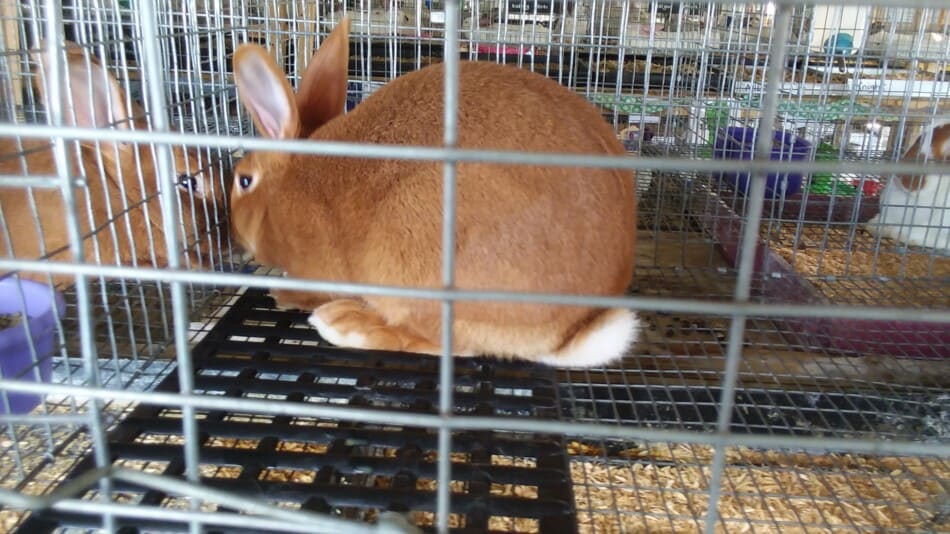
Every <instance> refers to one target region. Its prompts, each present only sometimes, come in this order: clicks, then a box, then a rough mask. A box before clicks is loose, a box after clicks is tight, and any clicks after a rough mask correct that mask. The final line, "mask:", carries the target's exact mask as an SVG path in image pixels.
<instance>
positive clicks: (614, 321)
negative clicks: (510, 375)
mask: <svg viewBox="0 0 950 534" xmlns="http://www.w3.org/2000/svg"><path fill="white" fill-rule="evenodd" d="M639 331H640V319H639V318H638V317H637V315H636V314H635V313H634V312H632V311H630V310H623V312H622V313H621V312H619V311H618V313H616V316H615V317H613V318H611V320H610V321H608V322H607V323H606V324H604V325H602V326H601V327H600V328H598V329H597V330H595V331H594V332H590V333H589V334H588V335H587V336H584V338H583V341H581V342H580V343H577V344H576V345H574V346H571V347H567V348H566V349H564V350H561V351H560V352H558V353H557V354H548V355H543V356H540V357H538V361H539V362H541V363H546V364H548V365H551V366H554V367H600V366H602V365H606V364H609V363H611V362H613V361H616V360H619V359H620V358H622V357H623V356H624V355H625V354H626V353H627V351H629V350H630V347H632V346H633V345H634V344H635V343H636V342H637V337H638V336H637V333H638V332H639Z"/></svg>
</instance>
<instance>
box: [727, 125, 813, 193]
mask: <svg viewBox="0 0 950 534" xmlns="http://www.w3.org/2000/svg"><path fill="white" fill-rule="evenodd" d="M755 134H756V130H755V128H744V127H742V126H730V127H728V128H720V129H719V131H718V132H717V133H716V142H715V144H714V145H713V157H715V158H718V159H740V160H751V159H752V153H753V152H754V151H755ZM810 155H811V143H810V142H808V141H807V140H806V139H803V138H802V137H800V136H798V135H795V134H793V133H791V132H786V131H784V130H779V131H776V132H775V133H774V138H773V143H772V155H771V159H772V160H773V161H804V160H806V159H808V158H809V156H810ZM721 176H722V178H725V179H726V180H727V181H728V182H729V183H731V184H732V186H733V187H734V188H735V189H736V190H737V191H739V192H740V193H742V194H746V192H747V191H748V189H749V173H747V172H724V173H722V175H721ZM803 178H804V177H803V176H802V174H801V173H788V174H779V173H770V174H769V175H768V178H767V180H766V185H765V189H766V197H772V198H774V197H779V196H782V194H783V191H782V184H783V183H784V184H785V186H784V187H785V191H784V196H786V197H788V196H791V195H794V194H796V193H798V192H799V191H800V190H801V188H802V180H803Z"/></svg>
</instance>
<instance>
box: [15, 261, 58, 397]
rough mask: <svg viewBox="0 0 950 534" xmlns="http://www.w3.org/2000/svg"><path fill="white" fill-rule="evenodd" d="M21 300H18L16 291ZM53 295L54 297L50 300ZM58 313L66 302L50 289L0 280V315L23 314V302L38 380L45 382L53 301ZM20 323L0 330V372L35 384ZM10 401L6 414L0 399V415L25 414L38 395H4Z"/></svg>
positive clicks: (51, 340)
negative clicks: (38, 374)
mask: <svg viewBox="0 0 950 534" xmlns="http://www.w3.org/2000/svg"><path fill="white" fill-rule="evenodd" d="M21 289H22V291H23V300H21V299H20V290H21ZM54 294H55V297H54ZM54 300H55V302H56V308H57V310H58V311H59V317H62V316H63V313H64V312H65V310H66V302H65V300H63V295H62V294H60V293H59V292H55V293H53V292H52V291H51V290H50V287H49V286H47V285H43V284H40V283H37V282H32V281H29V280H16V279H13V278H5V279H3V280H0V315H12V314H20V317H22V316H23V315H24V314H23V302H24V301H25V302H26V313H25V315H26V317H27V318H28V320H29V324H30V328H29V330H30V336H31V337H32V338H33V346H34V348H35V349H36V357H37V359H38V360H39V370H40V379H41V380H42V381H43V382H48V381H49V379H50V374H51V371H52V361H51V357H52V354H53V348H54V343H55V336H54V334H55V332H56V315H54V313H53V306H52V304H53V301H54ZM26 330H27V329H26V328H25V327H24V325H23V321H22V319H21V320H18V321H16V324H13V325H11V326H8V327H6V328H3V329H0V369H2V371H3V378H5V379H16V380H28V381H35V380H36V374H35V371H34V370H33V368H32V366H33V363H34V360H33V354H32V353H31V352H30V344H29V340H28V339H27V337H26ZM6 396H7V399H8V400H9V401H10V405H9V411H8V410H7V406H6V404H5V403H3V401H2V399H0V413H27V412H29V411H30V410H32V409H33V408H34V407H35V406H36V405H37V404H39V402H40V396H39V395H34V394H29V393H7V395H6Z"/></svg>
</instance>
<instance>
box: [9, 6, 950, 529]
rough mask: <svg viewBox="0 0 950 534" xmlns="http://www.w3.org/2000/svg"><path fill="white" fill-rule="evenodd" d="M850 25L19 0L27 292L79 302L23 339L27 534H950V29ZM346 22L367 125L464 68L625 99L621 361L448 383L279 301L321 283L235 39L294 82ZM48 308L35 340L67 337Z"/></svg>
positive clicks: (19, 477)
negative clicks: (289, 290)
mask: <svg viewBox="0 0 950 534" xmlns="http://www.w3.org/2000/svg"><path fill="white" fill-rule="evenodd" d="M843 4H848V5H843ZM851 4H852V3H840V2H839V3H831V4H827V5H813V4H810V3H809V4H805V3H799V2H788V3H778V4H775V3H762V4H729V3H704V2H672V3H671V2H657V1H644V2H634V1H627V0H623V1H599V0H532V1H527V0H508V1H501V2H499V1H478V0H473V1H464V2H444V1H437V0H426V1H424V2H423V1H412V0H405V1H396V0H392V1H374V2H368V1H363V0H355V1H354V0H348V1H346V2H325V1H310V0H296V1H286V2H284V1H267V0H262V1H245V2H234V1H200V2H179V1H169V0H160V1H156V2H128V1H122V0H92V1H87V2H80V1H67V2H62V3H60V2H39V1H33V0H30V1H19V2H4V3H3V4H2V6H0V35H2V38H3V41H4V49H3V50H4V51H3V55H2V59H3V60H2V61H0V94H2V95H3V99H2V105H0V114H2V123H0V136H2V142H0V143H2V145H0V146H2V149H3V150H2V152H3V153H2V154H0V158H2V159H0V170H2V171H3V175H2V176H0V186H2V189H0V209H2V212H0V218H2V220H3V237H2V238H0V244H2V245H3V246H4V250H3V256H2V258H0V269H2V270H3V271H4V272H6V273H8V274H7V275H6V277H5V278H4V280H3V282H2V283H3V284H10V283H12V282H14V281H15V280H17V279H18V278H17V277H16V276H14V275H13V274H9V273H11V272H12V271H16V270H19V269H23V271H22V272H20V278H19V279H23V278H25V277H26V272H27V271H32V272H34V273H36V272H39V273H41V276H39V277H38V278H40V281H41V282H46V283H47V284H50V283H53V284H56V287H57V289H58V291H59V292H60V294H61V295H63V296H64V300H63V304H64V305H63V306H62V307H61V308H58V307H57V306H55V305H50V304H49V302H50V301H51V300H53V294H52V293H51V292H50V291H49V289H48V286H40V288H41V289H40V290H38V292H37V294H38V295H39V296H38V297H37V298H38V299H39V300H40V301H42V302H41V304H38V305H37V306H40V305H42V306H46V307H48V308H49V315H51V316H52V324H53V325H54V326H55V328H51V329H48V333H49V335H50V336H51V343H48V342H47V343H46V344H48V345H50V348H49V350H46V349H45V348H44V347H45V346H46V345H44V344H43V343H41V342H40V341H32V340H31V341H30V342H28V343H27V347H26V349H24V350H21V352H23V354H19V353H17V354H18V355H16V356H15V355H14V352H13V350H12V349H10V350H9V351H8V353H4V354H2V355H0V356H2V357H3V358H4V359H5V360H6V359H11V360H12V359H17V358H19V359H20V360H22V362H21V365H20V366H19V367H8V365H7V362H6V361H5V362H4V366H3V375H2V378H0V392H2V393H3V407H4V410H3V415H2V424H3V437H2V438H0V447H2V455H3V461H2V462H0V486H2V489H3V491H2V492H0V502H2V503H3V504H4V508H3V509H2V510H0V525H2V528H3V530H4V531H15V532H54V531H55V532H87V531H100V530H105V531H110V532H111V531H116V530H121V531H122V532H157V531H162V532H167V531H183V530H189V531H192V532H197V531H200V530H201V529H202V528H204V529H206V530H207V531H213V532H238V531H245V532H246V531H261V530H264V529H269V530H273V531H275V532H288V531H290V532H314V531H333V532H343V531H349V530H353V531H362V530H361V529H363V528H367V524H368V523H376V524H379V525H385V526H388V527H390V528H393V529H400V530H406V531H409V530H410V525H414V526H416V527H418V528H421V529H423V530H425V531H435V530H446V529H450V530H453V531H458V532H481V531H509V532H571V531H577V532H691V531H702V530H705V531H707V532H733V531H742V532H908V531H918V532H950V495H948V492H950V461H948V460H947V458H948V457H950V445H948V436H950V394H948V393H947V389H946V387H947V382H948V377H950V372H948V371H950V360H948V356H950V310H948V303H950V256H948V249H950V242H948V237H947V232H948V228H950V211H948V212H945V213H942V212H941V208H946V207H947V206H950V197H948V196H947V195H948V188H947V187H946V186H943V187H941V186H939V185H932V186H931V187H933V189H931V190H928V191H927V192H926V194H927V195H932V198H931V199H929V200H932V202H931V203H929V204H928V203H927V200H915V201H913V202H914V203H913V205H912V206H909V207H908V210H907V211H908V212H909V213H910V214H909V215H908V216H907V217H905V218H904V219H902V220H901V221H899V222H898V223H895V222H894V220H893V218H892V219H886V218H885V217H883V216H881V215H879V214H882V213H883V210H884V209H885V207H886V208H887V209H890V210H895V209H897V208H901V209H903V208H902V207H901V206H899V205H897V204H895V203H894V202H893V201H892V200H889V198H890V197H889V196H888V195H889V193H888V185H889V184H890V183H891V182H892V181H895V180H897V179H898V178H895V177H894V176H895V173H898V174H900V175H915V174H920V173H922V172H928V173H937V174H939V173H940V172H944V173H946V171H947V166H946V163H943V164H942V165H943V166H942V167H940V166H930V167H926V169H925V168H924V167H923V165H924V164H922V163H920V162H917V161H915V160H913V158H902V155H903V154H905V153H906V152H907V151H908V150H909V149H910V148H911V146H912V144H913V143H914V141H915V140H916V139H917V138H918V137H921V136H923V138H924V140H925V141H924V142H925V143H929V142H931V141H933V142H934V143H936V142H937V141H934V140H936V139H937V137H936V136H934V137H933V138H932V139H931V136H930V133H929V132H930V131H931V129H932V127H933V124H934V122H935V121H939V120H941V119H942V118H943V117H945V116H946V115H947V114H948V113H950V105H948V97H950V74H948V72H950V10H948V9H946V8H945V7H943V3H942V2H939V1H937V0H933V1H929V2H928V1H922V2H916V3H914V5H915V6H917V7H914V8H905V7H901V6H900V3H898V2H881V3H880V5H872V4H866V5H865V4H862V5H851ZM60 8H61V9H60ZM344 14H349V15H350V16H351V20H352V26H351V42H350V58H349V75H350V76H349V80H350V81H349V87H348V91H349V92H348V101H347V108H348V109H352V107H353V106H355V105H357V104H359V102H361V101H362V100H363V99H364V98H366V97H367V96H369V95H370V94H371V93H372V92H373V91H375V90H376V89H377V88H379V87H380V86H382V85H383V84H385V83H386V82H387V81H389V80H392V79H393V78H395V77H397V76H400V75H402V74H405V73H408V72H411V71H414V70H417V69H420V68H423V67H425V66H427V65H430V64H434V63H440V62H449V63H452V62H455V61H457V60H458V59H463V60H475V59H477V60H482V61H495V62H503V63H510V64H514V65H517V66H519V67H521V68H525V69H531V70H533V71H535V72H538V73H541V74H543V75H545V76H548V77H550V78H552V79H554V80H556V81H558V82H559V83H561V84H562V85H565V86H567V87H569V88H571V89H573V90H576V91H577V92H578V93H580V94H582V95H584V96H585V97H586V98H587V99H588V100H589V101H590V102H592V103H593V104H594V105H596V106H598V107H599V109H600V110H601V111H602V113H603V116H604V118H605V120H607V121H609V122H610V123H611V124H612V125H613V126H614V128H615V130H616V132H617V135H618V136H619V137H620V139H621V140H622V141H623V142H624V144H625V145H626V147H627V149H628V155H629V156H630V157H629V158H628V159H627V160H625V164H626V165H628V167H629V168H630V169H633V170H635V171H636V184H637V191H638V216H639V224H638V240H637V261H636V272H635V276H634V283H633V286H632V287H631V288H630V298H629V299H628V300H625V301H624V303H625V305H627V306H631V307H633V308H635V309H638V310H640V311H639V313H640V314H641V316H642V318H643V321H644V325H645V326H644V329H643V333H642V336H643V339H642V341H641V342H640V343H639V344H638V346H637V347H636V349H635V350H634V351H633V352H632V353H631V354H630V355H629V356H627V357H626V358H624V360H623V361H622V362H620V363H618V364H615V365H611V366H608V367H605V368H596V369H569V370H568V369H555V368H550V367H545V366H540V365H533V364H528V363H521V362H506V361H499V360H492V359H488V358H475V359H472V358H457V359H455V360H454V363H453V365H452V366H451V367H447V366H446V361H444V360H440V359H439V358H433V357H428V356H416V355H407V354H390V353H381V352H366V351H352V350H342V349H338V348H335V347H333V346H331V345H329V344H328V343H326V342H325V341H324V340H322V339H320V338H319V336H318V335H317V334H316V332H315V331H314V330H313V329H312V328H311V327H310V326H309V325H308V324H307V321H306V315H307V314H305V313H302V312H290V311H283V310H278V309H276V308H275V307H274V303H273V301H272V299H270V298H269V297H268V296H267V288H268V287H277V286H278V285H280V284H284V285H281V286H280V287H291V286H296V287H302V288H304V287H308V286H307V285H306V282H301V281H287V280H286V279H283V278H281V274H282V273H279V272H272V271H270V270H268V269H267V268H266V267H262V266H258V265H256V264H254V263H250V264H249V263H247V262H245V261H244V259H243V257H242V256H241V255H240V253H239V252H238V251H237V249H236V248H235V247H233V246H232V243H231V237H230V235H229V232H228V221H227V208H228V198H227V197H228V195H227V191H228V187H229V181H230V176H229V174H230V171H229V168H230V165H231V163H232V162H233V161H234V160H235V159H236V158H239V157H241V156H242V155H243V151H244V150H245V149H247V148H253V147H254V143H253V141H252V140H250V138H251V136H252V135H255V134H256V133H255V132H254V131H253V127H252V125H251V122H250V120H249V119H248V117H247V116H246V114H245V112H244V111H243V109H241V106H240V105H239V104H238V103H237V101H236V92H235V88H234V82H233V78H232V73H231V68H232V66H231V56H232V53H233V51H234V48H235V46H237V45H238V44H240V43H244V42H258V43H261V44H263V45H264V46H265V47H266V48H267V49H268V50H269V51H270V52H271V53H273V54H274V56H275V57H276V58H277V62H278V64H279V65H281V66H282V67H283V68H284V70H285V72H286V74H287V75H288V77H289V78H290V79H291V82H292V83H293V84H296V82H297V81H298V80H299V79H300V76H301V75H302V73H303V72H304V70H305V68H306V66H307V65H308V63H309V60H310V57H311V55H312V53H313V51H314V50H315V49H316V48H318V47H319V45H320V43H321V42H322V41H323V39H325V38H326V36H327V35H328V33H329V32H330V31H331V30H332V28H333V27H335V25H336V24H337V23H338V22H339V21H340V20H342V17H343V15H344ZM455 29H457V33H456V32H454V31H453V30H455ZM64 40H68V41H70V42H73V43H76V44H77V45H78V46H77V47H76V48H74V49H71V51H70V52H69V55H67V54H63V55H61V56H60V58H59V61H57V60H49V63H48V64H47V66H46V67H45V68H40V64H39V63H38V59H37V57H39V56H38V55H37V54H42V52H43V51H44V50H45V49H44V48H43V47H44V46H45V45H43V44H42V43H44V42H47V43H48V42H51V43H52V45H53V46H54V47H56V49H57V50H61V49H62V45H63V44H64ZM455 50H458V51H459V54H458V55H457V56H456V55H455V54H454V51H455ZM74 62H75V63H74ZM57 64H60V67H61V69H60V70H57V67H56V65H57ZM74 68H76V69H78V70H73V69H74ZM83 72H85V73H88V74H87V75H85V76H83V75H82V74H81V73H83ZM77 73H79V74H77ZM111 79H114V80H115V87H116V88H117V89H116V91H118V94H119V96H118V97H117V98H116V97H113V98H111V99H110V98H108V97H104V98H103V99H100V100H99V101H96V97H95V96H93V97H90V95H89V94H90V93H93V95H96V94H97V93H96V88H97V87H100V88H101V87H103V86H108V84H109V80H111ZM67 82H68V83H67ZM44 84H45V85H44ZM104 84H105V85H104ZM53 86H59V87H60V88H61V90H60V91H56V90H54V89H47V92H48V93H49V94H50V96H51V98H50V99H48V100H47V99H44V97H43V94H42V93H40V92H38V91H39V90H38V87H47V88H49V87H53ZM83 91H85V92H83ZM60 92H62V93H64V94H65V96H64V99H63V101H62V102H61V104H62V105H61V106H58V105H57V104H56V102H55V97H56V94H58V93H60ZM110 94H115V93H110ZM69 95H72V97H71V99H70V96H69ZM82 95H85V97H86V98H85V99H83V98H82ZM83 100H85V102H84V101H83ZM103 100H104V101H103ZM94 101H96V104H97V105H99V106H105V107H108V108H109V109H110V112H109V113H108V116H107V119H108V120H105V121H104V122H100V123H93V124H85V125H84V124H83V123H82V119H81V116H82V114H83V110H84V109H89V104H90V103H91V102H94ZM133 102H137V104H136V105H135V106H137V107H133V104H132V103H133ZM449 105H450V107H451V106H452V105H454V102H452V101H449ZM59 108H61V109H59ZM121 110H132V111H133V113H132V115H137V116H133V117H132V119H135V120H136V122H135V125H134V126H131V127H130V126H129V124H128V123H125V124H123V123H122V121H121V120H120V119H121V117H120V115H122V112H121ZM87 115H88V114H87ZM72 124H76V125H78V126H80V127H83V126H85V127H86V129H85V130H83V129H80V130H73V129H71V128H70V125H72ZM92 128H95V129H92ZM753 130H755V131H757V132H760V134H761V135H769V132H774V135H775V142H774V143H773V147H772V156H771V159H769V157H768V155H767V151H762V152H761V154H757V155H756V158H755V159H764V160H765V161H766V163H765V164H762V163H758V164H757V163H754V162H748V161H746V160H749V159H750V158H752V153H753V152H754V150H753V147H752V143H751V138H750V137H749V136H750V135H752V133H751V132H753ZM77 132H78V133H77ZM163 132H164V133H163ZM762 132H764V133H762ZM547 133H548V132H545V131H544V130H543V125H537V130H536V131H535V132H534V134H535V135H538V136H544V135H547ZM757 135H759V134H757ZM119 145H122V146H121V147H119ZM129 147H138V150H137V151H135V150H132V152H133V153H135V154H138V158H137V159H135V160H133V161H132V163H131V164H125V165H124V164H122V161H119V163H118V164H116V161H115V159H110V158H107V157H97V155H101V154H116V153H121V152H117V151H118V150H126V149H128V148H129ZM186 148H187V149H190V150H192V152H191V154H190V155H188V156H182V154H183V153H184V151H185V149H186ZM372 149H373V147H372V146H367V147H363V150H370V151H371V150H372ZM944 154H947V152H944ZM730 158H732V159H738V160H742V161H740V162H735V161H733V162H728V161H726V162H725V165H722V164H723V163H724V162H723V161H721V160H723V159H730ZM120 159H121V158H120ZM593 159H594V158H588V159H584V158H581V160H583V161H584V162H588V163H590V162H591V161H592V160H593ZM57 160H58V163H57ZM772 160H791V161H792V164H791V165H785V166H784V167H783V166H782V163H781V162H775V161H772ZM70 161H75V162H79V163H78V164H77V165H74V166H73V168H68V167H69V165H68V162H70ZM786 163H787V162H786ZM169 164H171V165H169ZM717 164H719V166H717ZM757 165H758V166H757ZM936 165H939V163H938V164H936ZM169 167H173V168H169ZM736 169H738V171H739V172H736ZM744 171H746V174H743V172H744ZM760 171H761V173H762V174H766V173H768V174H767V175H766V176H762V175H758V176H757V177H755V178H754V179H751V180H750V178H749V176H748V172H760ZM77 175H78V178H77ZM947 180H948V178H947V176H946V175H944V176H942V177H937V178H934V179H933V180H931V181H930V182H929V183H931V184H940V183H946V182H947ZM120 186H123V187H127V189H126V190H124V192H123V194H122V195H119V196H118V197H116V196H115V195H109V194H106V193H104V191H108V190H109V188H110V187H112V188H114V187H120ZM763 186H764V187H763ZM763 189H764V192H763ZM69 192H71V194H72V195H74V196H75V197H76V204H75V206H76V208H75V209H69V208H65V207H61V208H56V209H53V210H52V211H53V212H54V213H53V214H52V215H46V216H43V215H42V213H44V206H45V209H46V211H45V213H47V214H48V213H49V210H50V208H49V206H51V205H53V206H65V204H58V202H60V199H61V198H64V197H62V196H61V195H64V194H66V198H68V197H69ZM96 195H100V196H99V197H96ZM923 195H924V194H923V193H921V197H922V196H923ZM939 195H942V196H939ZM96 198H98V199H99V200H98V201H96V200H95V199H96ZM84 199H85V200H84ZM103 203H104V204H105V206H104V207H103V206H101V204H103ZM93 206H99V207H93ZM928 210H929V211H928ZM928 217H929V218H928ZM921 221H923V222H921ZM912 225H917V227H916V228H911V226H912ZM143 227H144V228H145V230H142V228H143ZM41 231H42V232H43V234H42V235H45V236H47V239H46V241H43V240H42V238H40V237H39V236H40V235H41V234H40V232H41ZM908 235H911V236H917V237H915V238H908ZM20 236H28V237H25V238H21V237H20ZM50 236H52V237H50ZM79 236H81V242H80V241H79V240H78V239H77V237H79ZM920 236H922V237H920ZM56 237H58V238H59V241H56V239H54V238H56ZM31 238H35V241H39V242H40V243H39V246H37V243H35V242H34V243H27V244H26V245H23V244H22V243H24V242H27V241H29V239H31ZM17 243H20V244H19V245H17ZM53 245H55V246H53ZM18 246H22V247H24V248H17V247H18ZM70 247H72V248H70ZM129 249H131V253H129ZM77 253H82V254H83V265H79V266H75V267H70V266H68V265H67V268H63V269H58V268H57V267H56V264H51V263H45V262H43V260H51V261H53V262H56V261H59V262H61V263H60V265H66V264H63V263H62V262H69V261H71V259H74V258H75V257H76V256H74V254H77ZM43 273H46V274H49V275H50V276H46V275H43ZM77 273H78V274H81V275H83V276H82V277H81V278H76V277H75V276H74V275H76V274H77ZM53 275H55V276H56V278H52V276H53ZM17 287H20V286H14V289H13V290H12V292H9V293H4V295H3V305H4V308H2V309H0V311H2V312H3V313H2V314H0V318H2V319H3V320H4V321H6V322H5V323H4V324H3V325H2V326H3V327H4V330H3V331H0V336H10V335H13V334H11V332H14V331H16V332H20V334H21V337H22V334H23V333H24V332H26V330H25V328H24V325H23V324H21V323H24V324H25V323H29V324H34V323H35V324H37V325H39V323H40V319H38V318H34V317H33V316H32V314H27V317H26V318H24V317H22V315H23V314H22V310H23V308H22V304H23V300H21V299H26V298H27V296H28V293H29V292H28V291H27V286H25V285H23V286H22V288H21V289H16V288H17ZM309 287H311V288H313V287H314V286H312V285H311V286H309ZM421 296H423V297H424V296H426V295H421ZM30 298H33V297H32V296H31V297H30ZM512 298H514V297H512ZM521 298H527V297H524V296H522V297H521ZM564 300H565V302H566V301H567V300H568V299H567V298H566V297H565V299H564ZM54 302H55V301H54ZM17 310H20V312H17ZM17 313H19V315H17ZM30 328H32V327H30ZM5 339H6V338H5V337H0V340H4V343H6V341H5ZM7 346H10V347H12V345H4V347H7ZM4 350H7V349H6V348H5V349H4ZM446 438H451V439H446Z"/></svg>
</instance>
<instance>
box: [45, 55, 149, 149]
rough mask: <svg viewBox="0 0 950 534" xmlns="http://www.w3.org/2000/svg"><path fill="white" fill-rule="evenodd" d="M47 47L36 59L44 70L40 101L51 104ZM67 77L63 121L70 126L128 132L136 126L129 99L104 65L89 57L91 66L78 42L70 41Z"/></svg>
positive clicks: (134, 111)
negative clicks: (67, 89) (128, 105)
mask: <svg viewBox="0 0 950 534" xmlns="http://www.w3.org/2000/svg"><path fill="white" fill-rule="evenodd" d="M45 48H46V47H45V43H44V44H43V51H42V52H40V53H37V54H34V56H33V57H34V59H35V60H36V62H37V63H39V66H40V69H41V70H42V71H43V75H44V76H43V79H42V80H41V79H40V77H39V76H37V77H36V78H35V80H36V83H35V87H36V90H37V92H38V93H39V95H40V98H41V99H42V100H43V102H44V103H46V104H47V105H48V104H49V102H48V100H47V99H48V94H49V93H48V91H46V84H49V83H50V63H49V56H48V55H47V53H46V50H45ZM65 48H66V77H67V79H68V80H69V91H63V93H62V97H63V102H62V105H63V121H64V122H65V123H66V124H67V125H70V126H80V127H84V128H103V127H109V126H113V125H114V126H115V127H116V128H119V129H123V130H128V129H131V128H132V126H133V124H132V122H131V120H132V117H130V115H129V109H128V107H127V105H126V101H127V99H126V96H125V93H124V92H123V91H122V89H121V88H120V87H119V82H118V81H116V79H115V78H113V77H112V75H111V74H109V72H108V71H107V70H106V69H105V67H103V66H102V63H100V62H99V60H98V59H96V57H95V56H89V62H88V64H87V62H86V58H85V54H84V53H83V50H82V48H81V47H80V46H79V45H77V44H76V43H73V42H70V41H66V43H65ZM132 111H133V113H136V114H137V113H142V110H141V108H139V107H138V106H135V105H133V107H132Z"/></svg>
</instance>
